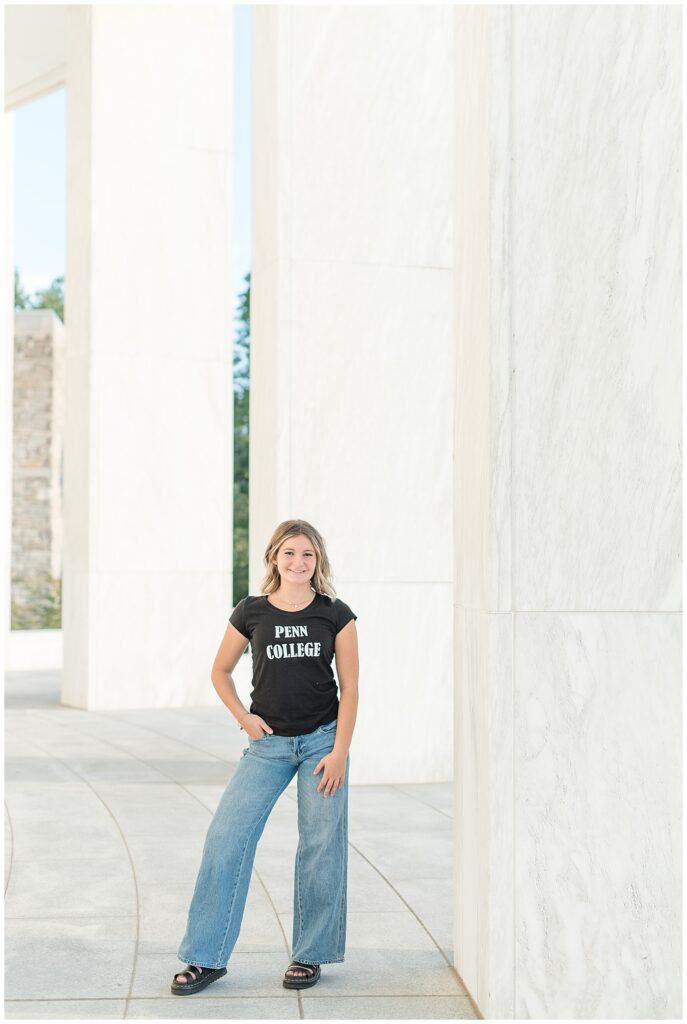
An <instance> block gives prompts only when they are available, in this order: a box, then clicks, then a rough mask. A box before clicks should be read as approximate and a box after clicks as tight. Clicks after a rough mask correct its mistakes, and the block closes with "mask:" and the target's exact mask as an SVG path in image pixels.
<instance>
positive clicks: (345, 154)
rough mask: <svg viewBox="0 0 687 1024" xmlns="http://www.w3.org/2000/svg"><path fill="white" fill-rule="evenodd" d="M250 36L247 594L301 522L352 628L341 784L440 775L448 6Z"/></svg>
mask: <svg viewBox="0 0 687 1024" xmlns="http://www.w3.org/2000/svg"><path fill="white" fill-rule="evenodd" d="M253 17H254V79H253V80H254V96H253V113H254V149H253V152H254V210H253V214H254V217H253V220H254V254H253V271H252V296H251V309H252V315H253V316H252V325H251V454H250V458H251V464H250V479H251V490H250V522H251V571H250V579H251V591H252V592H256V588H257V587H258V585H259V582H260V579H261V577H262V575H263V572H264V566H263V563H262V555H263V551H264V548H265V545H266V543H267V540H268V538H269V536H270V534H271V532H272V530H273V529H274V527H275V526H276V524H277V523H278V522H280V521H281V520H283V519H286V518H291V517H295V516H298V517H302V518H305V519H307V520H309V521H311V522H312V523H313V524H314V525H315V526H316V527H317V528H318V529H319V530H321V532H322V533H323V534H324V537H325V539H326V540H327V542H328V546H329V549H330V555H331V558H332V561H333V566H334V572H335V577H336V578H335V586H336V588H337V592H338V594H339V595H340V596H341V597H342V598H343V600H345V601H346V602H347V603H349V604H350V605H351V607H352V608H353V609H354V611H355V612H356V613H357V614H358V616H359V618H358V622H357V628H358V634H359V640H360V663H361V672H360V703H359V711H358V721H357V724H356V738H355V745H356V750H357V752H358V754H357V756H355V757H353V756H352V758H351V781H352V782H358V783H359V782H406V781H414V782H417V781H432V780H441V779H448V778H450V775H451V749H452V743H453V736H452V730H451V709H452V703H453V695H452V664H451V648H452V622H451V593H452V579H451V572H452V557H453V556H452V499H451V494H452V445H451V438H452V422H453V398H452V364H453V352H452V348H453V342H452V325H451V301H452V298H451V290H452V271H451V263H452V160H453V139H452V135H451V130H450V126H451V122H452V109H453V94H452V67H453V64H452V61H453V53H452V50H453V43H452V37H451V25H452V18H453V13H452V9H451V7H450V6H449V7H441V6H430V7H420V6H415V5H411V6H401V5H392V6H391V7H375V6H346V5H338V6H312V7H305V6H281V7H277V6H267V7H264V6H263V7H260V6H258V7H255V8H254V10H253Z"/></svg>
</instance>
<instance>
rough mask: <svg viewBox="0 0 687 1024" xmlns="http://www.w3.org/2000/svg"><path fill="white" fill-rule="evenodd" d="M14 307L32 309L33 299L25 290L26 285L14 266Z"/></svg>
mask: <svg viewBox="0 0 687 1024" xmlns="http://www.w3.org/2000/svg"><path fill="white" fill-rule="evenodd" d="M14 308H15V309H31V301H30V299H29V296H28V293H27V292H25V291H24V286H23V285H22V283H21V280H20V278H19V271H18V270H17V268H16V267H15V268H14Z"/></svg>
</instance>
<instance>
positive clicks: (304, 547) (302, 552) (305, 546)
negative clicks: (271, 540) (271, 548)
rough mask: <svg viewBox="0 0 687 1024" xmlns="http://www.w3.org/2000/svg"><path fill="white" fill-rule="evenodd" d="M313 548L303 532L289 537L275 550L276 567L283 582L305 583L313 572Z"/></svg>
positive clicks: (314, 564) (314, 557) (314, 561)
mask: <svg viewBox="0 0 687 1024" xmlns="http://www.w3.org/2000/svg"><path fill="white" fill-rule="evenodd" d="M316 564H317V560H316V556H315V549H314V548H313V546H312V544H311V543H310V539H309V538H308V537H306V536H305V535H304V534H300V535H299V536H298V537H289V538H288V540H285V541H284V543H283V544H282V545H281V547H280V548H279V550H278V551H277V569H278V570H279V575H280V576H281V578H282V581H283V582H288V583H307V582H308V581H309V580H310V579H312V577H313V575H314V574H315V566H316Z"/></svg>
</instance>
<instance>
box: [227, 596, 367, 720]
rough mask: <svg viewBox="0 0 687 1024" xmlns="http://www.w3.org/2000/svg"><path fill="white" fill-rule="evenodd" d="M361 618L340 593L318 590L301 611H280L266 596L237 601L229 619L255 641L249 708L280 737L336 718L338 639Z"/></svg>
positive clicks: (253, 645) (251, 642) (337, 702)
mask: <svg viewBox="0 0 687 1024" xmlns="http://www.w3.org/2000/svg"><path fill="white" fill-rule="evenodd" d="M357 618H358V616H357V615H356V614H355V612H353V611H351V609H350V608H349V607H348V605H347V604H345V603H344V602H343V601H341V600H340V599H339V598H338V597H337V598H336V599H335V600H332V598H331V597H329V596H327V595H326V594H315V597H314V599H313V600H312V601H311V602H310V604H309V605H307V607H305V608H302V609H301V610H300V611H297V612H285V611H281V609H280V608H276V607H275V606H274V605H273V604H270V602H269V601H268V600H267V595H266V594H260V595H259V596H257V597H254V596H248V597H244V598H242V599H241V600H240V601H239V602H238V604H237V605H236V607H235V608H234V610H233V612H232V613H231V616H230V618H229V622H231V624H232V626H234V627H235V628H236V629H238V631H239V633H243V635H244V636H245V637H246V639H247V640H250V647H251V651H252V652H253V690H252V692H251V702H252V703H251V706H250V711H251V714H255V715H260V717H261V718H264V720H265V722H266V723H267V725H269V726H271V727H272V729H273V731H274V733H275V735H276V736H300V735H302V734H303V733H308V732H313V730H315V729H317V728H318V727H319V726H320V725H326V724H327V723H328V722H332V721H333V720H334V719H335V718H336V716H337V714H338V710H339V698H338V695H337V689H336V679H335V678H334V673H333V672H332V668H331V664H332V659H333V657H334V638H335V637H336V634H337V633H338V632H339V631H340V630H342V629H343V627H344V626H345V625H346V624H347V623H349V622H350V621H351V619H357Z"/></svg>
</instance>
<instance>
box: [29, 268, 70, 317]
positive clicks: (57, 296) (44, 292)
mask: <svg viewBox="0 0 687 1024" xmlns="http://www.w3.org/2000/svg"><path fill="white" fill-rule="evenodd" d="M33 308H34V309H54V310H55V312H56V313H57V315H58V316H59V318H60V320H61V321H62V323H64V277H54V278H53V281H52V284H51V285H50V286H49V287H48V288H43V289H40V290H39V291H37V292H34V300H33Z"/></svg>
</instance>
